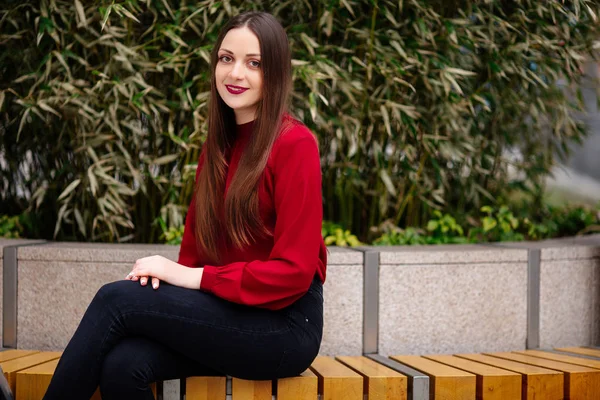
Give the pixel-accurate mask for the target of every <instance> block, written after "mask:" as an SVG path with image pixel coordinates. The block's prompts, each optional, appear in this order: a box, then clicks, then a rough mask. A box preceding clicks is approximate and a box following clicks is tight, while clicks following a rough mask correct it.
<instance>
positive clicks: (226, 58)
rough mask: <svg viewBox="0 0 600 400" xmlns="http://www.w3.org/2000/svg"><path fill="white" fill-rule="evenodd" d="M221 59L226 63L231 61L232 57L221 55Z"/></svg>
mask: <svg viewBox="0 0 600 400" xmlns="http://www.w3.org/2000/svg"><path fill="white" fill-rule="evenodd" d="M219 61H221V62H224V63H228V62H231V57H229V56H221V57H219Z"/></svg>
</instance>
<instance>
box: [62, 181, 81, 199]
mask: <svg viewBox="0 0 600 400" xmlns="http://www.w3.org/2000/svg"><path fill="white" fill-rule="evenodd" d="M80 183H81V179H75V180H74V181H73V182H71V183H70V184H69V186H67V187H66V188H65V190H63V192H62V193H61V194H60V196H58V199H57V200H58V201H60V200H62V199H64V198H65V197H67V196H68V195H69V194H70V193H71V192H72V191H73V190H75V189H76V188H77V186H79V184H80Z"/></svg>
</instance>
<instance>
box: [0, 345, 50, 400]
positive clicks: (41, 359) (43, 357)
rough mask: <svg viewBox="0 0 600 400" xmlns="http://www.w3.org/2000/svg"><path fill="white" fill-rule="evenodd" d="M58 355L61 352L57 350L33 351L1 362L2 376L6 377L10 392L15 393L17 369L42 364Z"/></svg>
mask: <svg viewBox="0 0 600 400" xmlns="http://www.w3.org/2000/svg"><path fill="white" fill-rule="evenodd" d="M60 355H61V353H60V352H57V351H49V352H43V353H35V354H31V355H28V356H25V357H19V358H15V359H13V360H9V361H5V362H3V363H0V366H1V367H2V370H3V371H4V376H5V377H6V380H7V381H8V384H9V386H10V388H11V390H12V392H13V393H15V392H16V384H17V372H18V371H21V370H24V369H27V368H31V367H34V366H36V365H39V364H43V363H46V362H48V361H52V360H56V359H57V358H59V357H60Z"/></svg>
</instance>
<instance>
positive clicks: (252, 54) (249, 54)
mask: <svg viewBox="0 0 600 400" xmlns="http://www.w3.org/2000/svg"><path fill="white" fill-rule="evenodd" d="M219 50H222V51H224V52H226V53H229V54H233V51H231V50H227V49H224V48H222V47H221V48H220V49H219ZM246 57H260V54H258V53H248V54H246Z"/></svg>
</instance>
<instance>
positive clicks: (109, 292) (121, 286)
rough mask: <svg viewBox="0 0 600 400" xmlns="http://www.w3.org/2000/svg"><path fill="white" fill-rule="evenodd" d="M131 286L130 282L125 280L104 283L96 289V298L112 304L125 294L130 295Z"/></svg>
mask: <svg viewBox="0 0 600 400" xmlns="http://www.w3.org/2000/svg"><path fill="white" fill-rule="evenodd" d="M132 286H133V285H132V284H131V281H126V280H122V281H115V282H110V283H106V284H104V285H103V286H102V287H101V288H100V289H98V292H97V293H96V297H98V298H100V299H102V300H104V301H108V302H112V301H114V300H118V299H120V298H122V297H123V296H124V295H127V293H130V292H131V289H132Z"/></svg>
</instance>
